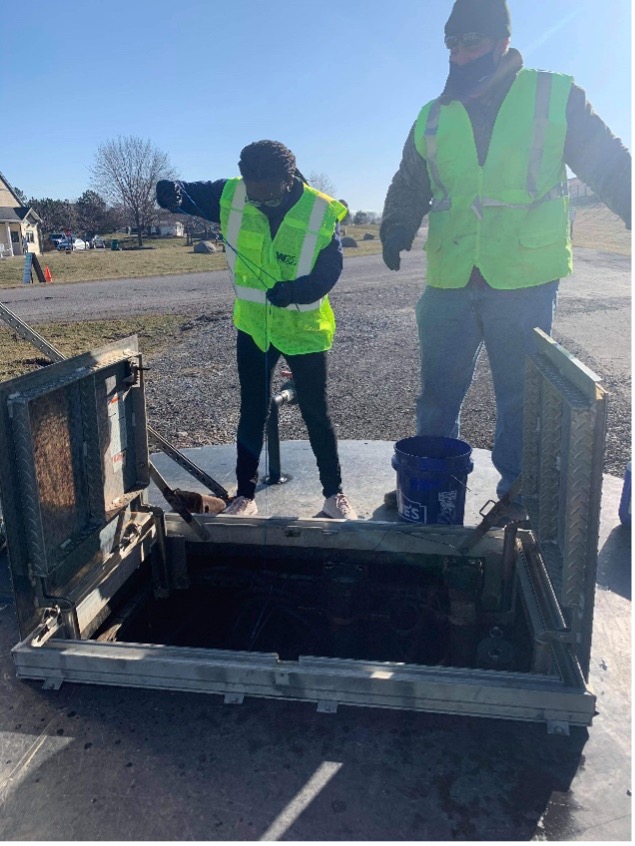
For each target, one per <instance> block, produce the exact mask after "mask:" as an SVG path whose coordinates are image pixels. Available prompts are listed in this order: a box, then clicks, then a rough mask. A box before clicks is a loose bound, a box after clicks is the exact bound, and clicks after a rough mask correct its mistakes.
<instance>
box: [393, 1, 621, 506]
mask: <svg viewBox="0 0 635 846" xmlns="http://www.w3.org/2000/svg"><path fill="white" fill-rule="evenodd" d="M510 33H511V27H510V17H509V11H508V9H507V4H506V3H505V0H456V2H455V3H454V6H453V7H452V12H451V14H450V17H449V19H448V21H447V23H446V25H445V44H446V47H447V48H448V50H449V52H450V72H449V75H448V78H447V82H446V84H445V88H444V90H443V92H442V94H441V95H440V96H439V97H437V98H435V99H434V100H432V101H431V102H429V103H428V104H427V105H425V106H424V107H423V108H422V110H421V112H420V113H419V116H418V118H417V120H416V121H415V123H414V126H413V127H412V129H411V131H410V134H409V135H408V138H407V140H406V143H405V146H404V150H403V156H402V160H401V164H400V166H399V170H398V171H397V173H396V174H395V176H394V177H393V180H392V183H391V185H390V187H389V189H388V193H387V196H386V201H385V206H384V211H383V219H382V224H381V229H380V238H381V241H382V247H383V257H384V262H385V263H386V265H387V267H388V268H389V269H390V270H399V265H400V255H399V254H400V252H401V251H402V250H409V249H410V247H411V246H412V242H413V239H414V236H415V234H416V232H417V230H418V229H419V226H420V225H421V220H422V218H423V216H424V215H425V214H427V213H428V212H429V213H430V224H429V234H428V239H427V243H426V245H425V250H426V253H427V284H426V287H425V290H424V292H423V294H422V296H421V298H420V300H419V302H418V304H417V309H416V314H417V324H418V328H419V342H420V350H421V393H420V395H419V398H418V401H417V432H418V434H420V435H432V436H444V437H458V436H459V424H460V410H461V405H462V403H463V400H464V398H465V395H466V393H467V391H468V388H469V386H470V383H471V381H472V377H473V374H474V368H475V366H476V360H477V356H478V353H479V351H480V349H481V346H482V345H483V344H485V348H486V350H487V354H488V357H489V362H490V366H491V371H492V378H493V382H494V391H495V394H496V407H497V422H496V431H495V436H494V446H493V449H492V460H493V463H494V465H495V467H496V469H497V470H498V472H499V473H500V475H501V479H500V482H499V484H498V488H497V492H498V495H499V496H503V495H504V494H505V493H506V492H507V491H508V490H509V488H510V487H511V485H512V483H513V482H514V480H515V479H516V478H517V477H518V475H519V474H520V469H521V453H522V417H523V390H524V368H525V356H526V355H527V354H529V353H531V352H532V351H533V349H534V341H533V329H534V327H539V328H541V329H542V330H544V331H545V332H547V333H550V331H551V324H552V319H553V314H554V309H555V305H556V297H557V291H558V282H559V279H560V277H562V276H568V275H569V274H570V273H571V271H572V250H571V239H570V229H569V216H568V209H569V197H568V187H567V176H566V170H565V165H568V166H569V167H570V168H571V170H572V171H574V173H576V174H577V175H578V176H579V177H580V178H581V179H582V180H583V181H584V182H585V183H586V184H587V185H589V186H590V187H591V188H592V189H593V190H594V191H595V192H596V194H597V195H598V196H599V197H600V198H601V199H602V200H603V201H604V202H605V203H606V205H607V206H608V207H609V208H610V209H611V210H612V211H614V212H616V213H617V214H618V215H619V216H620V217H621V218H622V220H624V222H625V223H626V226H627V228H629V229H630V221H631V193H630V192H631V176H630V170H631V159H630V154H629V152H628V151H627V150H626V149H625V147H624V146H623V144H622V142H621V141H620V140H619V139H618V138H616V137H615V136H614V135H613V134H612V133H611V131H610V130H609V129H608V127H607V126H606V125H605V124H604V123H603V122H602V121H601V120H600V118H599V117H598V116H597V115H596V114H595V113H594V111H593V109H592V108H591V105H590V104H589V103H588V101H587V99H586V95H585V92H584V91H583V90H582V89H581V88H579V87H578V86H577V85H576V84H575V83H574V82H573V79H572V78H571V77H570V76H565V75H563V74H556V73H549V72H546V71H538V70H529V69H525V68H523V62H522V58H521V55H520V53H519V52H518V51H517V50H515V49H513V48H511V49H510V48H509V40H510ZM388 496H390V495H388ZM389 501H390V500H388V498H387V502H389Z"/></svg>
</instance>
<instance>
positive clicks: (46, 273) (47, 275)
mask: <svg viewBox="0 0 635 846" xmlns="http://www.w3.org/2000/svg"><path fill="white" fill-rule="evenodd" d="M44 278H45V279H46V281H47V282H52V281H53V274H52V273H51V271H50V270H49V266H48V264H45V265H44Z"/></svg>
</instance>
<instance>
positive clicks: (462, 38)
mask: <svg viewBox="0 0 635 846" xmlns="http://www.w3.org/2000/svg"><path fill="white" fill-rule="evenodd" d="M489 38H490V36H489V35H483V33H482V32H465V33H463V35H446V37H445V46H446V47H447V48H448V50H456V48H457V47H458V46H459V44H461V45H462V46H463V47H465V49H466V50H478V49H479V47H481V46H482V44H483V42H484V41H487V40H488V39H489Z"/></svg>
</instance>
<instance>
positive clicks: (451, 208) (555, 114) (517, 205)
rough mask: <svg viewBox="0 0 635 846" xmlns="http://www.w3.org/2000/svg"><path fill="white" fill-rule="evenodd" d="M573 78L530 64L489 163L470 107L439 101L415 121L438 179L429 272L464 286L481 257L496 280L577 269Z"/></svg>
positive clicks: (434, 280) (539, 278)
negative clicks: (570, 131) (571, 173)
mask: <svg viewBox="0 0 635 846" xmlns="http://www.w3.org/2000/svg"><path fill="white" fill-rule="evenodd" d="M572 81H573V80H572V78H571V77H569V76H564V75H561V74H555V73H547V72H545V71H537V70H521V71H520V72H519V73H518V76H517V77H516V79H515V81H514V82H513V84H512V86H511V88H510V89H509V92H508V93H507V96H506V97H505V99H504V101H503V103H502V106H501V108H500V111H499V113H498V116H497V118H496V121H495V123H494V129H493V132H492V137H491V140H490V144H489V149H488V152H487V157H486V159H485V163H484V164H483V165H482V166H481V165H480V164H479V161H478V153H477V149H476V144H475V142H474V134H473V130H472V125H471V122H470V118H469V115H468V113H467V110H466V109H465V107H464V106H463V104H462V103H460V102H458V101H456V100H453V101H452V102H450V103H448V104H447V105H441V104H440V102H439V100H433V101H432V102H430V103H428V104H427V105H426V106H424V107H423V109H422V110H421V112H420V114H419V117H418V118H417V122H416V124H415V146H416V148H417V150H418V152H419V154H420V155H421V156H422V157H423V158H424V159H425V161H426V166H427V169H428V174H429V176H430V183H431V186H432V195H433V198H432V206H431V209H430V222H429V234H428V239H427V242H426V245H425V247H424V249H425V250H426V252H427V265H428V270H427V281H428V284H429V285H431V286H432V287H436V288H462V287H463V286H464V285H466V284H467V281H468V279H469V277H470V273H471V271H472V268H473V267H474V266H476V267H478V268H479V269H480V271H481V273H482V274H483V277H484V278H485V279H486V281H487V282H488V283H489V284H490V285H491V286H492V287H493V288H506V289H510V288H527V287H531V286H532V285H540V284H542V283H544V282H549V281H551V280H552V279H559V278H560V277H562V276H567V275H569V274H570V273H571V270H572V252H571V239H570V236H569V196H568V187H567V179H566V172H565V166H564V143H565V137H566V132H567V117H566V108H567V101H568V98H569V92H570V90H571V84H572Z"/></svg>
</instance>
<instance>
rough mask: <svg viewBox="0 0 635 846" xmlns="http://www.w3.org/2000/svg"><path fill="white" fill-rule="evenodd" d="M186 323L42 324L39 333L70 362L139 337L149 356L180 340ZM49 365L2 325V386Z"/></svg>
mask: <svg viewBox="0 0 635 846" xmlns="http://www.w3.org/2000/svg"><path fill="white" fill-rule="evenodd" d="M186 320H187V318H186V317H183V316H181V315H176V314H161V315H155V316H150V317H131V318H129V319H127V320H87V321H84V322H83V323H47V324H44V325H43V324H38V327H37V331H38V332H39V334H40V335H42V337H43V338H45V339H46V340H47V341H48V342H49V343H50V344H52V345H53V346H54V347H56V348H57V349H58V350H59V351H60V352H61V353H62V354H63V355H65V356H66V357H69V358H70V356H73V355H77V354H79V353H83V352H85V351H86V350H91V349H97V348H98V347H100V346H103V345H104V344H108V343H110V342H111V341H116V340H119V339H121V338H127V337H128V336H129V335H137V337H138V338H139V349H140V350H141V352H142V353H144V354H145V355H147V354H148V353H152V352H154V351H155V350H158V349H160V348H161V347H163V346H164V345H165V344H166V343H168V342H169V341H170V340H172V339H174V338H176V337H177V335H178V332H179V327H180V326H181V325H182V324H183V323H184V322H185V321H186ZM47 363H48V359H47V358H46V357H45V356H44V355H43V354H42V353H40V352H39V350H37V349H36V348H35V347H34V346H33V345H32V344H31V343H29V342H28V341H23V340H22V339H21V338H20V337H19V336H18V335H17V334H16V333H15V332H14V331H13V329H11V328H9V327H8V326H7V325H6V324H4V323H3V322H1V321H0V382H3V381H6V380H7V379H13V378H14V377H15V376H21V375H22V374H23V373H30V372H31V371H33V370H37V369H38V368H39V367H41V366H42V365H44V364H47Z"/></svg>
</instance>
